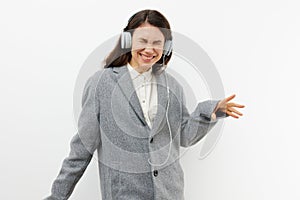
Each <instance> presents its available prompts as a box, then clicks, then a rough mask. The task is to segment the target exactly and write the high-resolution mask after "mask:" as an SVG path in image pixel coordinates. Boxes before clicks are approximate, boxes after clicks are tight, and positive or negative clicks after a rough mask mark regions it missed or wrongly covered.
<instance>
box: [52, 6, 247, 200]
mask: <svg viewBox="0 0 300 200" xmlns="http://www.w3.org/2000/svg"><path fill="white" fill-rule="evenodd" d="M171 56H172V34H171V30H170V25H169V23H168V21H167V19H166V18H165V17H164V16H163V15H162V14H161V13H159V12H158V11H155V10H142V11H140V12H138V13H136V14H134V15H133V16H132V17H131V18H130V19H129V21H128V25H127V26H126V27H125V28H124V32H123V33H122V34H121V37H120V39H119V41H118V44H117V45H116V47H115V48H114V50H113V51H112V52H111V53H110V55H109V56H108V57H107V58H106V65H105V68H104V69H102V70H99V71H97V72H96V73H95V74H94V75H93V76H91V77H90V78H89V80H88V81H87V83H86V85H85V88H84V94H83V99H82V111H81V114H80V117H79V121H78V134H76V135H75V136H74V137H73V139H72V141H71V151H70V154H69V156H68V157H67V158H66V159H65V160H64V162H63V165H62V169H61V171H60V173H59V175H58V176H57V178H56V180H55V181H54V183H53V185H52V190H51V191H52V194H51V196H49V197H48V198H46V199H48V200H50V199H68V198H69V196H70V195H71V193H72V191H73V189H74V187H75V185H76V183H77V182H78V180H79V179H80V177H81V176H82V174H83V173H84V171H85V169H86V167H87V166H88V164H89V162H90V160H91V158H92V155H93V153H94V151H95V150H96V149H97V153H98V164H99V173H100V182H101V193H102V199H105V200H110V199H113V200H115V199H126V200H127V199H130V200H134V199H143V200H144V199H147V200H148V199H149V200H151V199H159V200H161V199H172V200H176V199H179V200H182V199H184V195H183V194H184V191H183V190H184V180H183V171H182V168H181V166H180V163H179V154H180V152H179V149H180V146H182V147H188V146H191V145H193V144H196V143H197V142H198V141H199V140H200V139H201V138H203V137H204V136H205V135H206V134H207V132H208V131H209V130H210V129H211V128H212V127H213V126H214V125H215V124H216V123H217V121H218V118H219V117H224V116H231V117H234V118H238V117H239V116H241V115H242V113H240V112H239V111H238V110H236V109H235V107H237V108H242V107H244V106H242V105H239V104H236V103H232V102H230V101H231V100H232V99H233V98H234V96H235V95H232V96H230V97H228V98H225V99H223V100H221V101H215V100H212V101H205V102H202V103H199V104H198V105H197V107H196V109H195V111H194V112H193V113H192V114H189V112H188V111H187V108H186V107H185V105H184V94H183V89H182V87H181V86H180V84H179V83H178V82H177V81H176V80H175V79H174V78H173V77H172V76H171V75H169V74H168V73H166V72H165V71H164V69H165V67H166V65H167V63H168V62H169V60H170V59H171Z"/></svg>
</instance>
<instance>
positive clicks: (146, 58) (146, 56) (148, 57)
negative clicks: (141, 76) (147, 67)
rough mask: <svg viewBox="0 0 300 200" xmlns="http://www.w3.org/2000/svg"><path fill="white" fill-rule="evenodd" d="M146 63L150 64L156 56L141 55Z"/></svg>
mask: <svg viewBox="0 0 300 200" xmlns="http://www.w3.org/2000/svg"><path fill="white" fill-rule="evenodd" d="M139 55H140V56H141V58H142V60H143V61H144V62H150V61H151V60H152V59H153V58H154V57H155V56H152V55H144V54H141V53H140V54H139Z"/></svg>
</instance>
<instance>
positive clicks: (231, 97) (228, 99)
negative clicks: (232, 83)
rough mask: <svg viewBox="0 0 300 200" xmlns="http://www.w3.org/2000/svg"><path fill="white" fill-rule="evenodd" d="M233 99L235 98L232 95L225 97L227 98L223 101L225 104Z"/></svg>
mask: <svg viewBox="0 0 300 200" xmlns="http://www.w3.org/2000/svg"><path fill="white" fill-rule="evenodd" d="M234 97H235V94H233V95H231V96H229V97H227V98H226V99H225V101H226V102H228V101H231V100H232V99H233V98H234Z"/></svg>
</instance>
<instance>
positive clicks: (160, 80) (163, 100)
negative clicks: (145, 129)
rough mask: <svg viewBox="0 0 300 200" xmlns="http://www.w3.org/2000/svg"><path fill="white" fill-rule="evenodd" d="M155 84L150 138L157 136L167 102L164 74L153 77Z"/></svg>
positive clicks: (164, 116) (164, 115)
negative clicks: (153, 115)
mask: <svg viewBox="0 0 300 200" xmlns="http://www.w3.org/2000/svg"><path fill="white" fill-rule="evenodd" d="M155 77H156V83H157V104H158V107H157V112H156V115H155V117H154V122H153V124H152V130H151V134H150V136H151V137H152V136H154V135H155V134H157V132H158V130H159V128H160V124H161V123H162V121H163V119H164V120H166V111H167V110H166V109H167V102H168V93H167V86H166V79H165V72H164V71H163V72H162V73H161V74H159V75H155Z"/></svg>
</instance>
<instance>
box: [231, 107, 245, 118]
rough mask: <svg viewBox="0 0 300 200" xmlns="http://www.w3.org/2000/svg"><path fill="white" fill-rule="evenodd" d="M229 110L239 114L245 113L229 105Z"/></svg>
mask: <svg viewBox="0 0 300 200" xmlns="http://www.w3.org/2000/svg"><path fill="white" fill-rule="evenodd" d="M228 110H229V111H231V112H234V113H236V114H238V115H239V116H243V114H242V113H241V112H239V111H237V110H236V109H234V108H232V107H229V108H228Z"/></svg>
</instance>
